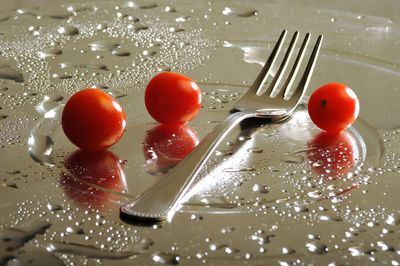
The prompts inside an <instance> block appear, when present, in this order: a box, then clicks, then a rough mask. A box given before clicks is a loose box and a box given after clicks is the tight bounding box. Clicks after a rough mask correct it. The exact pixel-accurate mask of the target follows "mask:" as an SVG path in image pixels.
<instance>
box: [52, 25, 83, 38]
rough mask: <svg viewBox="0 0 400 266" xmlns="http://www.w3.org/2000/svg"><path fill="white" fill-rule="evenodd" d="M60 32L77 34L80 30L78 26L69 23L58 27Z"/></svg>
mask: <svg viewBox="0 0 400 266" xmlns="http://www.w3.org/2000/svg"><path fill="white" fill-rule="evenodd" d="M57 31H58V33H61V34H64V35H70V36H71V35H76V34H79V30H78V28H77V27H74V26H71V25H67V26H60V27H59V28H58V30H57Z"/></svg>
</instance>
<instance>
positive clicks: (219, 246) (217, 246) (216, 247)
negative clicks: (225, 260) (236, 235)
mask: <svg viewBox="0 0 400 266" xmlns="http://www.w3.org/2000/svg"><path fill="white" fill-rule="evenodd" d="M227 246H228V245H225V244H221V243H212V244H210V245H209V246H208V247H209V248H210V250H211V251H216V250H219V249H222V248H225V247H227Z"/></svg>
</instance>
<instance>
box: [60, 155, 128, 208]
mask: <svg viewBox="0 0 400 266" xmlns="http://www.w3.org/2000/svg"><path fill="white" fill-rule="evenodd" d="M64 166H65V168H66V169H67V170H68V171H69V174H71V175H69V174H65V173H63V174H61V178H60V180H59V182H60V184H61V186H62V188H63V190H64V192H65V194H66V195H67V197H68V198H69V199H71V200H72V201H73V202H75V203H76V204H78V205H80V206H83V207H89V206H91V207H95V208H102V207H106V206H108V205H112V203H113V202H115V201H118V200H119V198H120V196H119V195H118V194H116V193H113V192H122V191H123V190H125V189H126V180H125V172H124V168H123V165H122V164H121V162H120V160H119V158H118V157H117V156H116V155H115V154H114V153H112V152H110V151H108V150H104V151H96V152H91V151H85V150H80V149H79V150H76V151H75V152H73V153H71V154H70V155H69V156H68V158H67V159H66V160H65V162H64ZM103 189H104V190H103Z"/></svg>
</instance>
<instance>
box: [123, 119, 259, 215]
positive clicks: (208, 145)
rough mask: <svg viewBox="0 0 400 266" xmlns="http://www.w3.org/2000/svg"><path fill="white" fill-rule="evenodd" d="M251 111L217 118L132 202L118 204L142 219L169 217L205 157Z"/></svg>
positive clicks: (197, 172)
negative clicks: (184, 152) (177, 161)
mask: <svg viewBox="0 0 400 266" xmlns="http://www.w3.org/2000/svg"><path fill="white" fill-rule="evenodd" d="M253 116H254V114H250V113H243V112H236V113H232V114H230V115H229V116H228V117H227V118H226V119H225V120H224V121H222V122H220V123H219V124H218V125H217V126H216V127H215V128H214V130H213V131H212V132H211V133H210V134H208V135H207V136H206V137H204V139H203V140H202V141H201V142H200V143H199V145H197V147H196V148H195V149H194V150H193V151H192V152H191V153H190V154H188V155H187V156H186V157H185V159H183V160H182V161H181V162H180V163H179V164H178V165H176V166H175V167H174V168H172V169H171V170H170V171H169V173H168V174H167V175H166V176H164V177H162V178H161V179H160V180H159V181H158V182H157V183H155V184H154V185H153V186H152V187H150V188H149V189H148V190H146V191H145V192H143V193H142V194H140V195H139V196H138V197H137V198H136V199H135V200H134V201H133V202H131V203H127V204H125V205H124V206H122V207H121V212H122V213H123V214H125V215H128V217H131V218H136V219H143V220H163V219H166V218H168V219H170V218H172V216H173V214H174V213H175V209H176V207H177V205H179V204H180V201H181V199H182V198H183V196H184V195H185V194H186V192H187V191H188V190H189V188H190V186H191V185H192V184H193V181H194V180H195V179H196V177H197V175H198V174H199V172H200V170H201V169H202V168H203V166H204V164H205V163H206V161H207V159H208V158H209V157H210V155H211V154H212V153H213V152H214V150H215V149H216V147H217V146H218V144H219V143H220V142H221V141H222V139H223V138H224V137H225V136H226V135H227V134H228V133H229V131H230V130H231V129H232V128H234V127H235V126H236V125H237V124H239V123H240V122H241V121H242V120H244V119H246V118H249V117H253Z"/></svg>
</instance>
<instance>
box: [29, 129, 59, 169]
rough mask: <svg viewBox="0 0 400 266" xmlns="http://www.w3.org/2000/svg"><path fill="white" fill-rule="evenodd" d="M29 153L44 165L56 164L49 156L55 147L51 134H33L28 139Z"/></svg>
mask: <svg viewBox="0 0 400 266" xmlns="http://www.w3.org/2000/svg"><path fill="white" fill-rule="evenodd" d="M28 147H29V148H28V151H29V155H30V156H31V157H32V159H33V160H34V161H35V162H38V163H40V164H42V165H47V166H54V163H53V160H52V159H51V158H50V157H49V155H50V154H51V151H52V149H53V140H52V139H51V138H50V137H49V136H44V135H34V134H32V135H31V136H30V137H29V139H28Z"/></svg>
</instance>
